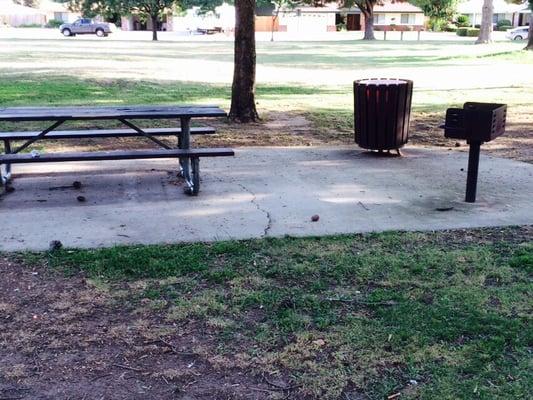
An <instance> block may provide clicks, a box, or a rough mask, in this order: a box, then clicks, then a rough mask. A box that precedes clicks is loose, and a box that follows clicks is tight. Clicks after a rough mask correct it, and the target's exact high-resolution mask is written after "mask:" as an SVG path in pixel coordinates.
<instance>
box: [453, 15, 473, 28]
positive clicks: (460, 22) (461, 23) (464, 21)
mask: <svg viewBox="0 0 533 400" xmlns="http://www.w3.org/2000/svg"><path fill="white" fill-rule="evenodd" d="M455 24H456V25H457V26H458V27H459V28H464V27H467V26H470V19H469V18H468V17H467V16H466V15H459V16H458V17H457V20H456V21H455Z"/></svg>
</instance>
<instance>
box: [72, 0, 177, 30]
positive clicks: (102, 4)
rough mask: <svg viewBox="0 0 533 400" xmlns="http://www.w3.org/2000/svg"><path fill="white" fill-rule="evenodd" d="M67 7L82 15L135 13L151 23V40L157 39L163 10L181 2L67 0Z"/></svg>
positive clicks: (167, 0) (153, 0)
mask: <svg viewBox="0 0 533 400" xmlns="http://www.w3.org/2000/svg"><path fill="white" fill-rule="evenodd" d="M67 2H68V5H69V6H68V7H69V8H70V9H71V10H73V11H78V12H81V14H82V15H83V16H84V17H87V18H92V17H95V16H97V15H101V16H103V17H104V18H105V19H114V18H116V17H117V15H120V14H136V15H138V16H139V17H140V18H142V19H144V20H150V21H151V25H152V40H157V25H158V22H159V19H160V17H161V16H162V14H163V13H164V12H165V11H169V10H171V9H172V8H173V7H174V6H176V5H179V4H181V2H180V1H179V0H67Z"/></svg>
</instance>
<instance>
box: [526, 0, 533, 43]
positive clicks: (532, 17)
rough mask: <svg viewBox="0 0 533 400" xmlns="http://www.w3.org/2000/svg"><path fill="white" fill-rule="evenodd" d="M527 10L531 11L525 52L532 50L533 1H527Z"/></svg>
mask: <svg viewBox="0 0 533 400" xmlns="http://www.w3.org/2000/svg"><path fill="white" fill-rule="evenodd" d="M529 9H530V10H531V13H530V14H529V35H528V39H527V45H526V48H525V50H533V0H529Z"/></svg>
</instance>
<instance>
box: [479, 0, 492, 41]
mask: <svg viewBox="0 0 533 400" xmlns="http://www.w3.org/2000/svg"><path fill="white" fill-rule="evenodd" d="M493 15H494V5H493V0H483V8H482V10H481V28H480V29H479V36H478V38H477V40H476V44H484V43H490V42H492V17H493Z"/></svg>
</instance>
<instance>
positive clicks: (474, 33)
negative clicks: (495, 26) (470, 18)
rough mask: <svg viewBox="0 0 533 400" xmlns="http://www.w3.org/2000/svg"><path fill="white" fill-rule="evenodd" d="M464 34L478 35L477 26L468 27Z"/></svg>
mask: <svg viewBox="0 0 533 400" xmlns="http://www.w3.org/2000/svg"><path fill="white" fill-rule="evenodd" d="M466 36H468V37H477V36H479V29H478V28H468V30H467V31H466Z"/></svg>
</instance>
